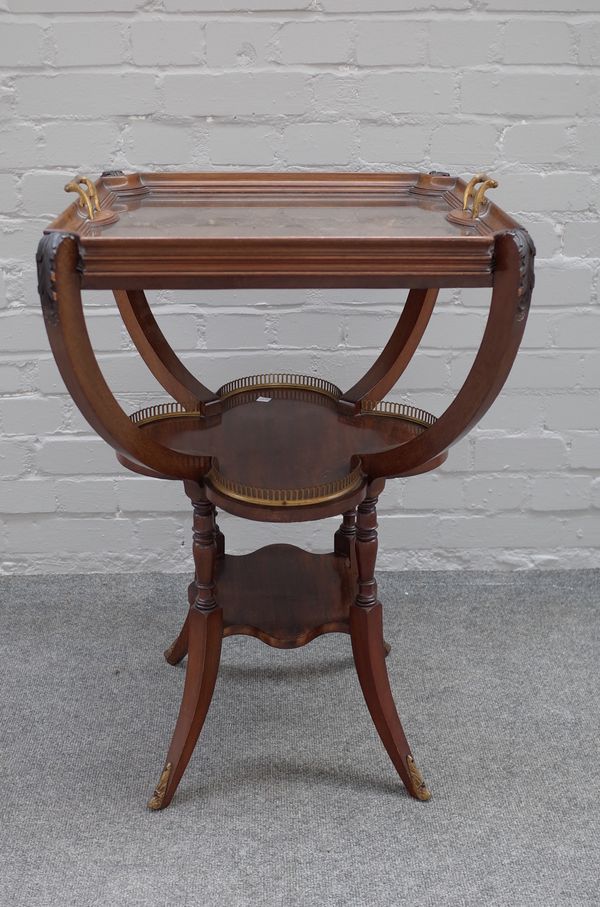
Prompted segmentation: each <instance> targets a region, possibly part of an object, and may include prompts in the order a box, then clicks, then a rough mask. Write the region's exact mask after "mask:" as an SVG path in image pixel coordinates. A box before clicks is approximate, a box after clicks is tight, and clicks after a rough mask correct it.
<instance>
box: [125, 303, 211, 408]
mask: <svg viewBox="0 0 600 907" xmlns="http://www.w3.org/2000/svg"><path fill="white" fill-rule="evenodd" d="M114 297H115V300H116V303H117V305H118V307H119V311H120V313H121V318H122V319H123V323H124V325H125V327H126V328H127V330H128V332H129V336H130V337H131V339H132V340H133V342H134V344H135V346H136V347H137V350H138V352H139V353H140V355H141V356H142V359H143V360H144V362H145V363H146V365H147V366H148V368H149V369H150V371H151V372H152V374H153V375H154V377H155V378H156V380H157V381H158V382H159V383H160V384H162V386H163V387H164V389H165V390H166V391H167V393H168V394H170V395H171V396H172V397H173V398H174V399H175V400H177V401H178V402H179V403H181V404H182V405H183V406H185V407H186V408H187V409H196V408H197V406H198V405H199V404H200V405H201V406H203V405H205V404H207V403H210V402H213V403H218V397H217V395H216V394H213V392H212V391H211V390H209V389H208V388H207V387H205V385H204V384H202V383H201V382H200V381H198V379H197V378H195V377H194V376H193V375H192V374H191V372H189V371H188V370H187V368H186V367H185V366H184V365H183V363H182V362H181V361H180V359H179V358H178V357H177V356H176V355H175V353H174V352H173V350H172V349H171V347H170V346H169V344H168V343H167V339H166V337H165V336H164V334H163V333H162V331H161V329H160V328H159V326H158V324H157V322H156V319H155V317H154V315H153V314H152V310H151V309H150V306H149V305H148V301H147V299H146V294H145V293H144V291H143V290H115V291H114Z"/></svg>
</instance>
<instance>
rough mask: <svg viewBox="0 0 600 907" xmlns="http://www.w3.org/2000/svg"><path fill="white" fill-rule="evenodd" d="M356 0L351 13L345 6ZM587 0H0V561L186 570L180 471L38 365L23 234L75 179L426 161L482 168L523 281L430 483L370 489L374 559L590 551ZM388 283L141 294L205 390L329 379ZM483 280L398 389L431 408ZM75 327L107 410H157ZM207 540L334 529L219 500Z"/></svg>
mask: <svg viewBox="0 0 600 907" xmlns="http://www.w3.org/2000/svg"><path fill="white" fill-rule="evenodd" d="M366 10H368V12H366ZM599 146H600V2H599V0H435V2H430V0H370V2H369V3H365V2H363V0H250V2H245V3H244V2H242V0H95V2H94V3H93V4H89V3H86V2H85V0H0V230H1V237H2V238H1V242H0V571H4V572H7V573H11V572H22V571H25V572H36V571H47V570H50V571H56V570H58V571H64V572H69V571H86V570H97V571H111V570H145V569H158V570H188V571H189V569H190V554H189V543H190V525H189V524H190V517H189V507H188V504H187V500H186V499H185V497H184V495H183V491H182V489H181V486H180V484H179V483H176V482H159V481H154V480H152V479H147V478H144V477H141V476H134V475H132V474H130V473H128V472H127V471H126V470H124V469H122V468H121V467H120V466H119V465H118V464H117V462H116V460H115V457H114V455H113V452H112V450H111V449H110V448H108V447H107V445H106V444H105V443H104V442H103V441H101V440H100V439H98V438H97V437H95V436H94V434H93V432H92V431H91V430H90V429H89V427H88V426H87V424H86V423H85V421H84V419H83V418H82V417H81V415H80V414H79V412H78V411H77V409H76V408H75V406H74V404H73V403H72V401H71V400H70V398H69V396H68V395H67V394H66V393H65V389H64V386H63V385H62V382H61V379H60V376H59V375H58V372H57V369H56V366H55V364H54V362H53V359H52V357H51V354H50V352H49V348H48V343H47V339H46V335H45V331H44V327H43V323H42V319H41V317H40V312H39V303H38V298H37V294H36V278H35V273H34V252H35V248H36V245H37V241H38V238H39V236H40V233H41V230H42V228H43V226H44V225H45V223H46V222H47V221H48V219H49V217H50V216H51V215H54V214H56V213H58V212H59V211H61V210H62V209H63V208H64V207H65V205H66V203H67V199H66V196H65V195H64V193H63V191H62V186H63V184H64V183H65V181H66V179H67V177H70V176H71V175H72V174H74V173H75V172H78V171H82V172H84V173H89V174H93V175H97V174H98V173H99V172H100V171H101V170H103V169H105V168H118V167H120V168H123V169H125V170H132V169H136V168H165V167H166V168H172V169H181V168H188V169H199V170H202V169H228V168H232V169H235V168H243V167H259V168H263V169H296V168H311V167H316V168H323V169H325V168H327V169H334V170H335V169H347V170H351V169H370V168H374V169H383V170H394V169H399V170H400V169H404V168H422V169H425V170H429V169H433V168H443V169H450V170H452V171H453V172H456V173H457V174H460V175H470V174H471V173H473V172H474V171H476V170H480V169H486V170H489V171H490V172H492V173H493V174H494V175H495V176H497V177H498V179H499V181H500V188H499V189H498V190H497V191H496V193H495V197H496V198H497V200H498V202H499V203H500V204H502V205H504V206H505V207H507V208H508V209H509V210H512V211H513V212H514V213H516V214H517V215H519V216H520V217H521V219H522V220H523V221H524V222H525V223H526V224H527V225H528V226H529V229H530V230H531V232H532V234H533V236H534V239H535V241H536V244H537V247H538V255H539V257H538V270H537V287H536V291H535V294H534V300H533V310H532V315H531V318H530V321H529V324H528V327H527V331H526V334H525V339H524V344H523V349H522V352H521V354H520V356H519V358H518V360H517V364H516V366H515V369H514V371H513V373H512V375H511V377H510V379H509V382H508V384H507V387H506V390H505V391H504V393H503V395H502V396H501V397H500V399H499V400H498V401H497V403H496V404H495V405H494V407H493V408H492V409H491V411H490V412H489V414H488V415H487V416H486V417H485V418H484V419H483V420H482V422H481V424H480V426H479V427H478V428H477V429H476V430H475V431H473V432H472V433H471V435H470V436H469V437H468V438H466V439H464V440H463V441H462V442H461V443H460V444H458V445H457V446H456V447H455V448H454V449H453V450H452V452H451V454H450V457H449V459H448V462H447V463H446V465H445V466H444V467H443V468H442V469H441V470H439V472H438V473H436V474H433V475H428V476H422V477H418V478H413V479H409V480H403V481H397V482H390V483H389V484H388V487H387V490H386V492H385V493H384V495H383V497H382V500H381V521H380V525H381V536H382V545H381V557H380V563H381V566H382V567H387V568H402V567H408V566H411V567H435V568H439V569H456V568H475V567H484V568H492V569H524V568H528V567H581V566H598V565H599V564H600V556H599V553H598V552H599V550H600V514H599V512H598V508H599V507H600V479H598V478H597V476H598V466H599V464H600V400H599V388H600V308H599V305H598V285H599V271H600V216H599V213H598V205H599V200H600V161H599V159H598V147H599ZM401 296H402V294H400V293H397V292H395V291H391V290H388V291H381V292H376V293H373V292H371V293H369V292H366V291H332V292H327V291H320V290H311V291H306V292H304V291H289V292H266V291H264V292H263V291H247V292H242V291H235V292H211V293H208V292H206V293H201V292H197V293H187V294H186V293H153V294H151V298H152V301H153V304H154V305H155V306H156V312H157V317H158V319H159V321H160V323H161V324H162V326H163V328H164V330H165V333H166V334H167V336H168V337H169V339H170V340H171V342H172V343H173V344H174V345H175V346H176V347H177V348H178V349H180V350H181V351H182V355H183V359H184V361H185V362H186V363H187V364H188V367H189V368H192V369H194V370H196V371H198V373H199V374H201V375H202V377H203V378H204V379H205V380H206V381H207V383H208V384H210V385H212V386H218V385H219V384H221V383H223V382H224V381H226V380H228V379H230V378H232V377H235V376H238V375H243V374H249V373H252V372H254V371H260V370H266V369H269V370H277V369H282V370H297V371H306V372H309V373H312V374H321V375H322V376H323V377H326V378H330V379H332V380H334V381H336V383H339V384H341V385H342V386H344V385H349V384H350V383H352V382H353V381H354V380H356V378H358V377H359V376H360V374H361V373H362V372H363V371H364V370H365V369H366V368H367V367H368V365H369V364H370V362H371V361H372V358H373V357H374V356H375V355H376V353H377V351H378V350H379V349H380V348H381V346H382V344H383V343H384V342H385V340H386V338H387V336H388V335H389V333H390V331H391V330H392V328H393V324H394V322H395V318H396V316H397V312H398V304H399V300H400V298H401ZM488 300H489V293H488V292H487V291H482V290H465V291H462V292H458V291H457V292H453V291H446V292H444V293H443V294H442V300H441V302H440V304H439V307H438V310H437V311H436V313H435V315H434V317H433V320H432V322H431V324H430V327H429V329H428V331H427V333H426V336H425V338H424V342H423V346H422V350H421V351H420V352H419V354H418V355H417V357H416V359H415V361H414V363H413V364H412V365H411V367H410V369H409V371H408V372H407V374H406V376H405V380H404V381H403V383H402V386H401V388H399V389H398V392H397V395H396V397H397V399H403V398H409V399H410V400H412V401H413V402H414V403H416V404H417V405H421V406H423V407H425V408H430V409H432V410H433V411H435V412H441V411H442V410H443V408H444V407H445V405H447V403H448V401H449V400H450V399H452V396H453V394H454V393H455V391H456V388H457V387H458V386H459V384H460V382H461V380H462V379H463V377H464V375H465V374H466V371H467V370H468V367H469V363H470V361H471V359H472V356H473V352H474V350H475V349H476V348H477V345H478V342H479V338H480V337H481V333H482V331H483V327H484V323H485V314H486V305H487V302H488ZM86 301H87V302H88V304H89V312H90V318H89V321H90V332H91V335H92V337H93V339H94V342H95V344H96V347H97V349H98V350H100V351H101V354H100V361H101V362H102V364H103V367H104V369H105V372H106V375H107V378H108V380H109V381H110V383H111V385H112V387H113V388H114V390H115V392H116V393H117V395H118V397H119V400H120V401H121V402H122V404H123V406H124V407H125V408H126V409H127V410H132V409H135V408H138V407H139V406H141V405H144V404H146V403H148V402H152V401H155V400H157V399H161V398H162V396H163V395H162V392H161V390H160V388H159V387H158V386H157V384H156V382H155V381H154V379H153V378H152V377H151V376H149V375H148V373H147V371H146V370H145V367H143V366H141V365H140V363H139V361H138V360H137V356H136V354H135V353H134V352H133V351H132V345H131V342H130V340H129V338H128V337H127V335H126V333H125V332H124V330H123V329H122V326H121V323H120V319H119V318H118V316H117V315H116V313H115V308H114V304H113V303H112V301H111V297H110V294H107V293H96V294H94V293H89V294H88V295H87V300H86ZM220 521H221V525H222V526H223V528H224V529H225V531H226V533H227V538H228V544H229V546H230V549H231V550H249V549H251V548H254V547H256V546H258V545H260V544H265V543H267V542H269V541H273V540H274V539H277V540H280V539H282V538H284V539H288V540H291V541H294V542H297V543H300V544H306V545H308V546H309V547H314V548H324V547H326V546H328V545H329V543H330V540H331V534H332V531H333V529H334V528H335V525H332V524H331V522H326V523H323V524H301V525H296V526H287V527H279V528H276V527H273V526H270V525H267V524H257V523H245V522H243V521H241V520H236V519H233V518H230V517H228V516H226V515H221V519H220Z"/></svg>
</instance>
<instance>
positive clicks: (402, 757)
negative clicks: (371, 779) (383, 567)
mask: <svg viewBox="0 0 600 907" xmlns="http://www.w3.org/2000/svg"><path fill="white" fill-rule="evenodd" d="M376 508H377V498H376V497H374V496H372V497H369V496H368V497H366V498H365V500H364V501H363V503H362V504H360V505H359V507H358V518H357V530H356V560H357V567H358V593H357V596H356V601H355V602H354V604H352V605H350V636H351V639H352V654H353V655H354V663H355V665H356V671H357V674H358V679H359V681H360V685H361V688H362V691H363V695H364V697H365V700H366V703H367V706H368V709H369V712H370V713H371V718H372V719H373V723H374V724H375V727H376V729H377V733H378V734H379V736H380V738H381V742H382V743H383V745H384V747H385V748H386V750H387V753H388V756H389V757H390V759H391V760H392V762H393V764H394V766H395V768H396V770H397V772H398V774H399V775H400V777H401V778H402V781H403V782H404V786H405V787H406V789H407V791H408V792H409V793H410V794H411V796H413V797H415V798H416V799H417V800H429V798H430V796H431V794H430V793H429V790H428V789H427V786H426V785H425V781H424V780H423V777H422V775H421V773H420V771H419V769H418V768H417V766H416V764H415V761H414V758H413V755H412V753H411V751H410V747H409V745H408V741H407V739H406V735H405V733H404V730H403V728H402V724H401V723H400V718H399V717H398V712H397V711H396V706H395V703H394V699H393V696H392V691H391V688H390V682H389V678H388V673H387V668H386V666H385V650H384V639H383V623H382V608H381V602H379V601H378V599H377V583H376V581H375V561H376V559H377V509H376Z"/></svg>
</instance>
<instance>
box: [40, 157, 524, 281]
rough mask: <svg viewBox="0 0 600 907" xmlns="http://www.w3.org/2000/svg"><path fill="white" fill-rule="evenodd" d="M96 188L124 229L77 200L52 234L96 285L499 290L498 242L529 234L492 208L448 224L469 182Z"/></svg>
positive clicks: (183, 177)
mask: <svg viewBox="0 0 600 907" xmlns="http://www.w3.org/2000/svg"><path fill="white" fill-rule="evenodd" d="M428 179H429V183H428V185H429V186H430V190H429V191H427V190H426V189H425V191H424V187H426V185H427V180H428ZM96 187H97V191H98V195H99V198H100V201H101V205H102V206H103V207H108V208H110V209H111V210H113V211H116V212H117V213H118V214H119V220H118V221H117V222H116V223H114V224H109V225H107V226H102V225H99V226H96V225H95V224H94V223H93V222H91V221H86V220H82V217H81V213H80V212H81V209H80V207H79V206H78V205H77V203H73V205H71V206H70V207H69V208H68V209H67V210H66V211H65V212H64V214H62V215H61V216H60V217H58V218H56V220H55V221H54V222H53V223H52V224H51V227H50V229H52V230H57V231H60V232H66V233H72V234H74V235H76V236H77V237H78V240H79V243H80V246H81V248H82V251H83V253H84V255H85V261H86V267H85V273H84V275H83V286H84V288H89V289H93V288H95V289H106V288H108V289H114V288H115V287H118V288H120V289H139V288H146V289H158V288H166V287H170V288H173V289H179V288H185V287H189V286H190V285H191V284H192V283H193V284H194V285H195V286H203V287H214V288H218V287H226V288H232V287H247V286H255V287H265V286H270V287H290V286H296V287H356V286H367V287H374V286H381V287H386V286H387V287H394V286H396V287H415V288H423V289H427V288H430V287H444V286H490V285H491V283H492V279H493V251H494V234H495V233H496V232H498V231H501V230H505V229H511V228H514V227H516V226H517V224H516V223H515V221H513V220H512V219H511V218H509V217H508V216H507V215H506V214H504V212H502V211H501V210H500V209H499V208H497V207H496V206H495V205H493V204H491V203H490V204H489V205H488V208H487V209H486V211H485V216H483V217H481V218H479V219H478V221H477V222H475V223H473V224H472V225H455V224H452V223H450V222H448V221H447V220H446V214H447V213H448V212H450V211H452V210H455V209H460V208H461V207H462V196H463V192H464V188H465V183H464V182H463V181H462V180H455V179H450V180H445V182H444V183H443V184H442V183H440V182H439V181H436V180H435V177H428V176H427V174H421V175H420V174H417V173H404V174H402V173H400V174H387V173H381V174H377V173H375V174H367V173H365V174H353V173H323V174H309V173H299V174H294V173H281V174H276V173H259V174H243V173H228V174H205V173H204V174H203V173H188V174H186V173H140V174H129V175H127V176H126V175H124V174H123V175H119V174H116V175H115V174H113V175H110V176H106V177H104V178H102V179H100V180H99V181H98V183H97V184H96Z"/></svg>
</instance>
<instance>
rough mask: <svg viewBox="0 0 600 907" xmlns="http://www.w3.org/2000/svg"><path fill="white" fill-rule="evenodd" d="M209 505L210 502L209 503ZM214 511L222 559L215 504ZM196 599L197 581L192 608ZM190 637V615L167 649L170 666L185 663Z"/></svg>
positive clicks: (222, 541)
mask: <svg viewBox="0 0 600 907" xmlns="http://www.w3.org/2000/svg"><path fill="white" fill-rule="evenodd" d="M207 503H208V502H207ZM210 506H211V507H212V509H213V520H214V522H213V525H214V536H215V544H216V546H217V558H222V557H224V555H225V536H224V535H223V533H222V532H221V530H220V529H219V527H218V525H217V521H216V516H217V511H216V509H215V507H214V505H213V504H211V505H210ZM195 599H196V581H195V580H194V582H193V583H190V585H189V588H188V600H189V603H190V607H191V606H192V605H193V604H194V601H195ZM188 635H189V615H188V616H187V617H186V619H185V621H184V623H183V626H182V628H181V630H180V631H179V636H178V637H177V639H176V640H175V641H174V642H172V643H171V645H170V646H169V647H168V648H167V649H165V652H164V656H165V658H166V660H167V661H168V662H169V664H170V665H178V664H179V662H180V661H183V659H184V658H185V656H186V655H187V653H188Z"/></svg>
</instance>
